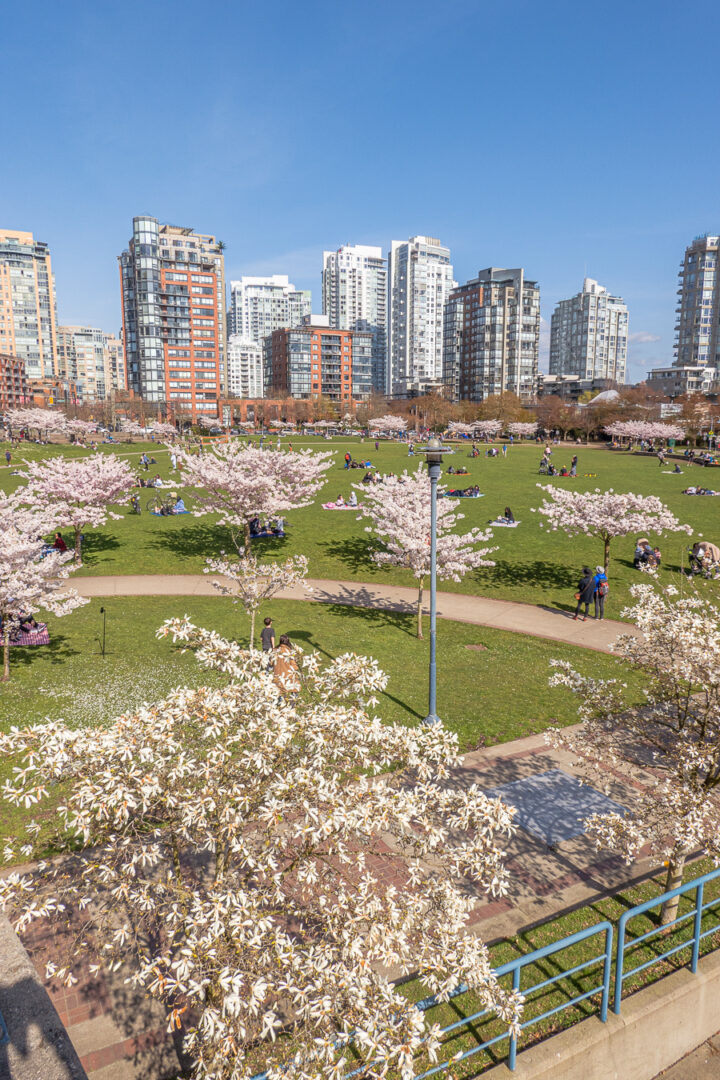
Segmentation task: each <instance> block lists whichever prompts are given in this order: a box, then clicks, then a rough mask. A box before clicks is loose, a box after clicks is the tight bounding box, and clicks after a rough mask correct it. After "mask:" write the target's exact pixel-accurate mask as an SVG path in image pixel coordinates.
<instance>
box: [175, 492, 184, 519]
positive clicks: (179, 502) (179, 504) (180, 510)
mask: <svg viewBox="0 0 720 1080" xmlns="http://www.w3.org/2000/svg"><path fill="white" fill-rule="evenodd" d="M173 497H174V498H175V505H174V506H173V514H184V513H185V500H184V499H183V497H182V495H177V496H176V495H175V493H174V492H173Z"/></svg>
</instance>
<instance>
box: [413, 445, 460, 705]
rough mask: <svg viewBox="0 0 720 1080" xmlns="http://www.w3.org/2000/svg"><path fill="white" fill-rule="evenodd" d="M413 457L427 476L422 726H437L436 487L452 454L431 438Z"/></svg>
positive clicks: (418, 448)
mask: <svg viewBox="0 0 720 1080" xmlns="http://www.w3.org/2000/svg"><path fill="white" fill-rule="evenodd" d="M415 452H416V453H420V454H424V455H425V460H426V461H427V466H428V473H429V475H430V685H429V695H428V698H429V700H428V714H427V716H426V717H425V720H424V721H423V722H424V723H425V724H439V723H440V717H439V716H438V714H437V665H436V653H437V485H438V480H439V479H440V473H441V472H442V463H443V454H452V453H453V451H452V450H448V449H446V448H445V447H444V446H443V444H442V443H441V441H440V439H438V437H437V435H433V436H432V437H431V438H430V439H428V441H427V445H426V446H420V447H417V449H416V451H415Z"/></svg>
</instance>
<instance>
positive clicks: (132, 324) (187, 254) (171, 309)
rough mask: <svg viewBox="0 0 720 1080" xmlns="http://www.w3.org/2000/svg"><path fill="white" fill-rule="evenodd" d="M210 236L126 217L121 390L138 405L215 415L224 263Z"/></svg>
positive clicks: (221, 360)
mask: <svg viewBox="0 0 720 1080" xmlns="http://www.w3.org/2000/svg"><path fill="white" fill-rule="evenodd" d="M223 248H224V245H223V244H222V243H219V242H218V241H217V240H216V239H215V237H214V236H208V235H206V234H204V233H196V232H194V231H193V230H192V229H189V228H180V227H178V226H176V225H160V224H159V222H158V219H157V218H154V217H136V218H133V235H132V239H131V240H130V242H129V244H128V248H127V251H123V253H122V255H121V256H120V284H121V289H122V304H123V340H124V342H125V362H126V370H127V383H128V387H129V388H130V389H131V390H134V391H135V392H136V393H137V394H140V396H141V397H143V398H144V399H145V400H146V401H150V402H156V403H158V404H166V406H167V407H168V408H172V409H173V410H174V411H180V412H184V413H190V414H192V416H193V417H196V416H197V415H198V414H204V415H209V416H216V415H217V413H218V401H219V397H220V394H221V392H223V391H224V390H225V385H226V372H225V336H226V335H225V258H224V256H223V254H222V252H223Z"/></svg>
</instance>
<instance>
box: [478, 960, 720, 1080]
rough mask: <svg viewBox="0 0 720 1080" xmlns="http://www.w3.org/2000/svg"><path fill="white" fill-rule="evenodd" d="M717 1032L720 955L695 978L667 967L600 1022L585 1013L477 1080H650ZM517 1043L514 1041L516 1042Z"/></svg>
mask: <svg viewBox="0 0 720 1080" xmlns="http://www.w3.org/2000/svg"><path fill="white" fill-rule="evenodd" d="M719 1030H720V952H715V953H711V954H710V955H709V956H706V957H704V959H702V960H701V961H700V964H699V966H698V973H697V975H693V974H692V973H691V972H690V970H689V969H683V970H682V971H676V972H673V973H672V974H671V975H667V976H666V977H665V978H663V979H661V980H660V981H659V982H657V983H655V984H654V985H653V986H649V987H647V988H646V989H645V990H640V991H638V993H636V994H633V995H632V996H631V997H629V998H626V999H625V1000H624V1001H623V1006H622V1013H621V1014H620V1016H615V1015H614V1013H610V1015H609V1018H608V1021H607V1023H606V1024H603V1023H601V1022H600V1020H599V1019H598V1018H597V1017H595V1016H593V1017H590V1018H589V1019H588V1020H583V1021H581V1023H579V1024H575V1026H574V1027H572V1028H569V1029H568V1030H567V1031H563V1032H560V1034H558V1035H553V1036H551V1037H550V1038H549V1039H547V1040H546V1041H545V1042H543V1043H540V1044H539V1045H538V1046H535V1047H532V1048H531V1049H529V1050H526V1051H524V1052H523V1051H522V1050H521V1051H520V1053H519V1054H518V1057H517V1064H516V1067H515V1071H514V1072H510V1070H509V1069H508V1067H507V1065H496V1066H495V1068H494V1069H490V1070H489V1071H488V1072H486V1073H483V1080H485V1078H489V1077H492V1080H510V1078H511V1077H514V1078H515V1080H578V1077H582V1080H653V1077H656V1076H657V1074H658V1073H660V1072H662V1071H663V1069H667V1068H669V1066H671V1065H674V1064H675V1062H676V1061H679V1060H680V1058H682V1057H684V1056H685V1055H686V1054H689V1053H690V1052H691V1051H692V1050H694V1049H695V1048H696V1047H698V1046H700V1044H701V1043H704V1042H705V1041H706V1040H707V1039H709V1038H711V1037H712V1036H713V1035H715V1033H716V1032H717V1031H719ZM521 1046H522V1043H521Z"/></svg>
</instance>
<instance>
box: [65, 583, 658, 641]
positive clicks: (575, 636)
mask: <svg viewBox="0 0 720 1080" xmlns="http://www.w3.org/2000/svg"><path fill="white" fill-rule="evenodd" d="M212 581H213V578H212V575H210V574H127V575H123V574H120V575H115V576H113V577H80V578H78V577H76V578H74V579H73V581H72V585H73V588H75V589H77V591H78V592H79V593H80V594H81V595H82V596H217V592H216V590H215V589H214V588H213V585H212ZM308 585H309V586H310V587H311V588H312V592H311V593H310V594H308V593H307V592H305V590H304V589H303V588H302V587H300V586H296V587H293V588H292V589H285V590H283V592H281V593H279V594H278V597H279V598H281V599H284V600H310V601H312V602H314V603H320V604H344V605H348V606H349V607H368V608H378V609H383V610H385V611H400V612H405V613H413V614H414V612H415V610H416V604H417V590H416V589H413V588H408V587H407V586H403V585H372V584H368V583H366V582H359V581H328V580H326V579H323V578H314V579H309V580H308ZM425 600H426V604H427V602H428V600H429V597H428V593H427V591H426V594H425ZM426 610H427V608H426ZM437 610H438V615H439V616H440V617H441V618H443V619H453V620H454V621H456V622H465V623H474V624H476V625H478V626H492V627H494V628H495V629H496V630H514V631H515V632H517V633H520V634H531V635H533V636H534V637H542V638H549V639H550V640H552V641H564V642H566V643H567V644H569V645H579V646H581V647H583V648H586V649H598V650H599V651H601V652H609V651H610V649H609V646H610V643H611V642H612V641H614V640H615V638H616V637H617V636H618V634H622V633H626V634H628V633H630V634H632V633H638V631H637V630H636V629H635V627H634V626H632V625H631V624H629V623H620V622H613V621H612V620H611V619H607V620H604V621H603V622H595V620H594V619H588V621H587V622H584V623H583V622H580V621H578V622H575V621H574V620H573V618H572V615H571V614H570V613H569V612H567V611H563V610H561V609H560V608H551V607H537V606H535V605H534V604H519V603H515V602H514V601H511V600H490V599H488V598H487V597H484V596H467V595H466V594H465V593H449V592H438V594H437Z"/></svg>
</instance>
